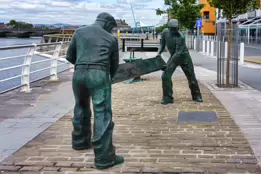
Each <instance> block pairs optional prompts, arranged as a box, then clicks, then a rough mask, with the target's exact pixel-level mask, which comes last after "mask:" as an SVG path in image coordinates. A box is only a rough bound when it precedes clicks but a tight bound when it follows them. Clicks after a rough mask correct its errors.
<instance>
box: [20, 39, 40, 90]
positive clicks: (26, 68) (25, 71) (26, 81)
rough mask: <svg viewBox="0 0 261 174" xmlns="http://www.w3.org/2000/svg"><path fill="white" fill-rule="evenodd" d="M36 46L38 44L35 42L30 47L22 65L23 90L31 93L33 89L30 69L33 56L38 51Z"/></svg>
mask: <svg viewBox="0 0 261 174" xmlns="http://www.w3.org/2000/svg"><path fill="white" fill-rule="evenodd" d="M36 46H37V45H36V44H33V46H32V47H31V48H29V51H28V53H27V55H26V56H25V58H24V64H23V67H22V77H21V84H22V88H21V92H26V93H29V92H30V91H31V88H30V69H31V63H32V58H33V56H34V53H35V51H36Z"/></svg>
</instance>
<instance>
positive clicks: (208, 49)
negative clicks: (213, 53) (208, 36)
mask: <svg viewBox="0 0 261 174" xmlns="http://www.w3.org/2000/svg"><path fill="white" fill-rule="evenodd" d="M209 46H210V45H209V40H208V41H207V55H210V47H209Z"/></svg>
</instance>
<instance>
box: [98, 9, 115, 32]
mask: <svg viewBox="0 0 261 174" xmlns="http://www.w3.org/2000/svg"><path fill="white" fill-rule="evenodd" d="M96 22H98V23H101V24H102V28H104V29H105V30H106V31H108V32H109V33H111V32H112V29H113V28H114V27H116V26H117V23H116V21H115V19H114V17H113V16H112V15H110V14H109V13H105V12H103V13H100V14H98V16H97V18H96Z"/></svg>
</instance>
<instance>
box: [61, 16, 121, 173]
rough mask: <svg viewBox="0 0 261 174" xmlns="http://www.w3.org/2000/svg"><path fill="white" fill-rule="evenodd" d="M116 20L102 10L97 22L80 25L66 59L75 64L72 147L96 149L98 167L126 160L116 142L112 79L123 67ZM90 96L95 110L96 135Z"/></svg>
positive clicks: (105, 166) (107, 166)
mask: <svg viewBox="0 0 261 174" xmlns="http://www.w3.org/2000/svg"><path fill="white" fill-rule="evenodd" d="M116 26H117V24H116V21H115V19H114V17H113V16H111V15H110V14H108V13H100V14H99V15H98V16H97V19H96V21H95V23H94V24H92V25H88V26H85V27H82V28H79V29H77V30H76V31H75V34H74V35H73V37H72V40H71V43H70V46H69V49H68V52H67V57H66V59H67V60H68V61H69V62H70V63H72V64H74V65H75V71H74V74H73V80H72V88H73V93H74V96H75V107H74V117H73V121H72V122H73V131H72V148H73V149H75V150H83V149H89V148H91V147H93V148H94V154H95V166H96V167H97V168H98V169H105V168H109V167H112V166H114V165H117V164H120V163H123V162H124V159H123V157H121V156H117V155H116V153H115V147H114V146H113V143H112V133H113V127H114V122H113V121H112V106H111V102H112V101H111V79H112V78H113V77H114V75H115V73H116V71H117V68H118V66H119V50H118V40H117V39H116V38H115V37H114V36H113V35H112V34H111V32H112V29H113V28H114V27H116ZM90 98H92V103H93V110H94V130H93V138H92V140H91V136H92V130H91V109H90Z"/></svg>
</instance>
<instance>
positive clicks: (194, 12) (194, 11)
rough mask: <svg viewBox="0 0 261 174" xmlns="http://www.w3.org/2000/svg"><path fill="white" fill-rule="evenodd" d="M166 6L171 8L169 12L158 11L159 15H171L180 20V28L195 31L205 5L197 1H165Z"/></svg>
mask: <svg viewBox="0 0 261 174" xmlns="http://www.w3.org/2000/svg"><path fill="white" fill-rule="evenodd" d="M164 4H165V5H167V6H169V8H168V9H167V10H160V9H159V8H158V9H156V14H157V15H162V14H169V15H171V16H172V17H173V18H175V19H178V21H179V23H180V26H181V27H184V28H187V29H189V30H192V31H193V30H194V28H195V23H196V20H197V19H198V18H199V17H201V13H200V10H201V9H202V8H203V7H204V5H203V4H196V0H164Z"/></svg>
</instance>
